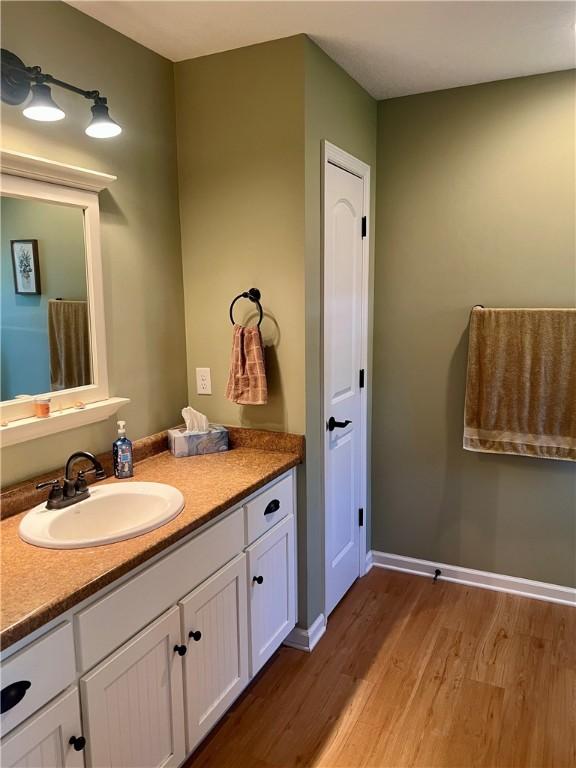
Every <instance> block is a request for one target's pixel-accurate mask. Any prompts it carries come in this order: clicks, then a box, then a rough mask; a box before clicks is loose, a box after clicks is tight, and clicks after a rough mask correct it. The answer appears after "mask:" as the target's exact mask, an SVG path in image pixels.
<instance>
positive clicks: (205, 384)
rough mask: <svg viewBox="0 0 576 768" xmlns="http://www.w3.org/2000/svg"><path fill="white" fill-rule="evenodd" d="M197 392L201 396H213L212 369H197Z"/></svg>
mask: <svg viewBox="0 0 576 768" xmlns="http://www.w3.org/2000/svg"><path fill="white" fill-rule="evenodd" d="M196 392H197V394H199V395H211V394H212V381H211V379H210V368H196Z"/></svg>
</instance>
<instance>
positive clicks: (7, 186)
mask: <svg viewBox="0 0 576 768" xmlns="http://www.w3.org/2000/svg"><path fill="white" fill-rule="evenodd" d="M1 162H2V168H1V170H2V173H1V175H0V193H1V194H2V195H3V196H8V195H9V196H10V197H19V198H28V199H33V200H40V201H44V202H53V203H59V204H61V205H69V206H72V207H75V208H80V209H81V210H82V211H83V212H84V233H85V245H86V279H87V289H88V307H89V319H90V350H91V360H92V384H88V385H86V386H83V387H76V388H74V389H66V390H62V391H61V392H47V393H44V394H45V395H46V396H49V397H50V398H51V400H52V414H51V416H50V417H49V418H38V417H36V416H35V415H34V396H31V397H30V398H29V399H16V400H6V401H4V402H1V403H0V440H1V442H2V445H3V446H7V445H13V444H15V443H20V442H24V441H25V440H32V439H34V438H36V437H43V436H45V435H49V434H53V433H56V432H62V431H64V430H67V429H73V428H74V427H79V426H82V425H84V424H90V423H93V422H95V421H102V420H104V419H107V418H108V417H109V416H111V415H112V414H114V413H115V412H116V411H117V410H118V409H119V408H120V407H121V406H122V405H124V404H126V403H128V402H130V401H129V400H128V399H127V398H122V397H110V394H109V389H108V366H107V360H106V328H105V321H104V317H105V311H104V292H103V285H102V258H101V253H100V207H99V203H98V192H100V191H101V190H102V189H105V188H106V187H107V186H108V185H109V184H111V183H112V182H113V181H115V180H116V177H115V176H111V175H109V174H105V173H99V172H98V171H89V170H86V169H83V168H78V167H76V166H70V165H64V164H61V163H55V162H53V161H50V160H45V159H43V158H38V157H33V156H32V155H24V154H21V153H18V152H11V151H8V150H1ZM35 396H36V397H39V396H41V395H40V394H37V395H35ZM79 404H82V405H83V406H84V407H79Z"/></svg>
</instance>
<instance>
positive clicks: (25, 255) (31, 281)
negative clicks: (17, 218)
mask: <svg viewBox="0 0 576 768" xmlns="http://www.w3.org/2000/svg"><path fill="white" fill-rule="evenodd" d="M10 248H11V250H12V269H13V270H14V290H15V291H16V293H19V294H23V295H26V294H33V295H36V296H37V295H39V294H40V293H41V292H42V291H41V288H40V265H39V261H38V240H10Z"/></svg>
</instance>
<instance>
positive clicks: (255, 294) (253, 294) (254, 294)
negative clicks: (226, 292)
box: [230, 288, 264, 328]
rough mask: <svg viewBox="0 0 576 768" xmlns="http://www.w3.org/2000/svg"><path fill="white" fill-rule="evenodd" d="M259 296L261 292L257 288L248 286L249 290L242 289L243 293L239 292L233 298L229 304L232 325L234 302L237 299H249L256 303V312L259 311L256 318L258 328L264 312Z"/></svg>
mask: <svg viewBox="0 0 576 768" xmlns="http://www.w3.org/2000/svg"><path fill="white" fill-rule="evenodd" d="M260 296H261V293H260V291H259V290H258V288H250V290H249V291H244V292H243V293H239V294H238V296H236V298H235V299H234V300H233V302H232V304H230V322H231V323H232V325H236V323H235V321H234V304H236V302H237V301H238V299H250V301H251V302H252V303H253V304H257V305H258V312H259V313H260V317H259V319H258V326H257V327H258V328H259V327H260V323H261V322H262V318H263V317H264V312H263V311H262V304H260Z"/></svg>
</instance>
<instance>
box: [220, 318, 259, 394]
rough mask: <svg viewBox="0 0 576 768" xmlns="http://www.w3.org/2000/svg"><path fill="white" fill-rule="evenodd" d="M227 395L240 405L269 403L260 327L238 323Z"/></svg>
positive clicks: (235, 331)
mask: <svg viewBox="0 0 576 768" xmlns="http://www.w3.org/2000/svg"><path fill="white" fill-rule="evenodd" d="M226 397H227V398H228V400H232V402H233V403H238V404H239V405H265V404H266V403H267V402H268V386H267V383H266V368H265V366H264V349H263V346H262V336H261V335H260V328H257V327H255V328H254V327H252V328H245V327H244V326H242V325H235V326H234V338H233V342H232V357H231V360H230V373H229V376H228V385H227V387H226Z"/></svg>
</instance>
